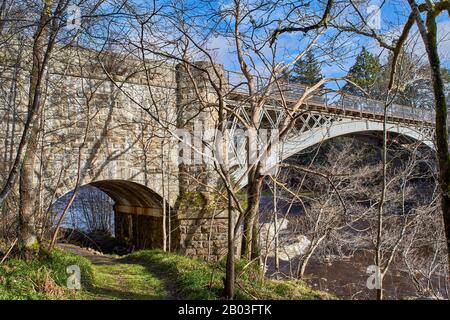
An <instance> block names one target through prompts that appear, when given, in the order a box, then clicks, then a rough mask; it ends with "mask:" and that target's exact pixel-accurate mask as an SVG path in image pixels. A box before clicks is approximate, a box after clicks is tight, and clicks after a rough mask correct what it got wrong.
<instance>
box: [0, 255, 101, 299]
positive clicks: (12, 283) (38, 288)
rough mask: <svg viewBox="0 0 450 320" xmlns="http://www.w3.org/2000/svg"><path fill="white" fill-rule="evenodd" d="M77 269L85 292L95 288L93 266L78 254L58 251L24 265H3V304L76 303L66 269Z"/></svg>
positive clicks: (0, 287)
mask: <svg viewBox="0 0 450 320" xmlns="http://www.w3.org/2000/svg"><path fill="white" fill-rule="evenodd" d="M71 265H77V266H79V267H80V271H81V285H82V287H83V288H88V287H90V286H92V283H93V279H94V276H93V270H92V266H91V263H90V262H89V261H88V260H87V259H85V258H83V257H81V256H78V255H76V254H72V253H69V252H65V251H62V250H58V249H55V250H53V251H52V252H51V253H42V254H41V255H40V256H39V257H37V258H35V259H33V260H29V261H24V260H21V259H10V260H7V261H6V262H5V263H3V264H2V265H0V300H35V299H39V300H43V299H72V298H75V297H76V294H75V293H74V292H73V291H70V290H69V289H67V287H66V284H67V283H66V282H67V278H68V274H67V270H66V268H67V267H68V266H71Z"/></svg>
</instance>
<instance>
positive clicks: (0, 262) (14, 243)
mask: <svg viewBox="0 0 450 320" xmlns="http://www.w3.org/2000/svg"><path fill="white" fill-rule="evenodd" d="M16 243H17V238H16V239H15V240H14V242H13V243H12V245H11V247H9V249H8V251H7V252H6V253H5V255H4V256H3V258H2V260H1V261H0V264H2V263H3V262H4V261H5V260H6V258H8V256H9V254H10V253H11V251H12V249H13V248H14V246H15V245H16Z"/></svg>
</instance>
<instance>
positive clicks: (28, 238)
mask: <svg viewBox="0 0 450 320" xmlns="http://www.w3.org/2000/svg"><path fill="white" fill-rule="evenodd" d="M52 5H53V0H46V1H45V3H44V8H43V9H42V12H41V17H40V20H39V25H38V27H37V30H36V33H35V35H34V44H33V66H32V69H31V75H30V89H29V97H28V99H29V100H28V119H27V123H26V125H25V128H24V133H23V137H22V141H21V145H22V147H23V148H24V155H23V159H22V161H20V162H21V163H20V162H18V161H17V160H18V159H19V160H20V158H21V154H20V152H21V151H20V150H19V151H18V155H17V158H16V163H15V164H14V165H15V166H16V169H14V168H13V171H12V172H14V170H17V169H18V168H20V186H19V196H20V200H19V216H18V230H17V231H18V235H17V238H18V247H19V250H21V251H22V252H24V253H26V252H30V251H31V253H32V252H33V251H35V250H37V249H38V247H39V244H38V241H37V236H36V229H35V221H34V220H35V218H34V209H35V199H36V193H35V181H34V169H35V162H36V152H37V147H38V135H39V128H40V127H39V121H38V119H39V118H40V115H41V113H42V109H43V107H42V101H41V94H42V81H43V79H45V76H46V69H47V63H48V58H49V54H50V50H49V48H51V44H50V42H49V43H48V44H47V45H48V47H47V49H46V48H45V39H46V36H47V32H46V29H47V25H48V23H49V20H50V17H51V8H52ZM28 130H29V134H28V132H27V131H28ZM19 148H20V147H19ZM13 181H14V179H13V180H12V182H13ZM9 182H10V181H9ZM12 185H13V184H12ZM12 185H10V188H12ZM7 187H8V184H7Z"/></svg>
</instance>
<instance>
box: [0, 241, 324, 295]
mask: <svg viewBox="0 0 450 320" xmlns="http://www.w3.org/2000/svg"><path fill="white" fill-rule="evenodd" d="M105 257H106V258H105V259H103V260H101V262H94V264H92V263H91V262H90V261H89V260H87V259H86V258H84V257H81V256H78V255H76V254H73V253H69V252H66V251H62V250H59V249H56V250H54V251H52V253H50V254H44V255H42V256H40V257H38V258H36V259H34V260H31V261H23V260H19V259H10V260H8V261H7V262H5V263H4V264H3V265H0V299H8V300H11V299H89V300H105V299H108V300H116V299H134V300H141V299H146V300H147V299H174V298H179V299H193V300H205V299H207V300H216V299H220V298H221V296H222V290H223V279H224V277H225V273H224V269H225V267H224V263H223V262H219V263H215V264H212V263H208V262H205V261H202V260H198V259H192V258H187V257H185V256H181V255H178V254H175V253H168V252H163V251H161V250H143V251H137V252H135V253H132V254H129V255H127V256H125V257H123V258H119V259H114V258H112V257H107V256H105ZM70 265H78V266H79V267H80V269H81V281H82V290H80V291H77V292H74V291H71V290H68V289H67V288H66V281H67V277H68V275H67V273H66V268H67V267H68V266H70ZM236 273H237V284H236V298H238V299H274V300H275V299H296V300H299V299H332V298H333V296H331V295H329V294H327V293H324V292H320V291H315V290H312V289H311V288H309V287H308V286H307V285H305V283H304V282H302V281H299V280H273V279H264V278H261V273H260V271H259V268H258V267H257V266H255V265H254V264H251V263H250V264H249V263H246V262H244V261H238V262H237V266H236Z"/></svg>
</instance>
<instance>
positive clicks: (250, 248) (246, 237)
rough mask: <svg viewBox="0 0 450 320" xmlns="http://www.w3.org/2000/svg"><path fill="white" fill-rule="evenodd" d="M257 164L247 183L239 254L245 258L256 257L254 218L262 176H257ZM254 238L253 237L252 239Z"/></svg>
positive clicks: (259, 195) (257, 207) (256, 231)
mask: <svg viewBox="0 0 450 320" xmlns="http://www.w3.org/2000/svg"><path fill="white" fill-rule="evenodd" d="M257 172H258V166H255V167H254V168H252V169H251V170H250V172H249V183H248V191H247V202H248V206H247V210H246V212H245V216H244V232H243V237H242V250H241V256H242V257H243V258H247V259H250V260H252V259H255V258H257V257H258V251H259V250H258V245H257V242H258V237H257V234H258V230H257V228H255V219H256V217H257V215H258V212H259V202H260V200H261V187H262V182H263V179H264V177H262V176H257ZM254 238H255V239H254Z"/></svg>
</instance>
